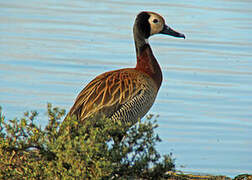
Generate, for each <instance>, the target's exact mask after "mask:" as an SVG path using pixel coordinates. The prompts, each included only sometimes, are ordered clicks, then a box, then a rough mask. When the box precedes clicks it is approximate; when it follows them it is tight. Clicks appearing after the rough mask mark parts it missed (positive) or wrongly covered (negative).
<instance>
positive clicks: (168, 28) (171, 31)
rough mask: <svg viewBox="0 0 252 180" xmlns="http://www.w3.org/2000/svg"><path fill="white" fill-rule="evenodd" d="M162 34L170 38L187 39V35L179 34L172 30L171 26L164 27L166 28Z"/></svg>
mask: <svg viewBox="0 0 252 180" xmlns="http://www.w3.org/2000/svg"><path fill="white" fill-rule="evenodd" d="M160 34H167V35H170V36H174V37H178V38H184V39H185V35H184V34H182V33H179V32H177V31H175V30H173V29H172V28H170V27H169V26H167V25H164V28H163V30H162V31H161V32H160Z"/></svg>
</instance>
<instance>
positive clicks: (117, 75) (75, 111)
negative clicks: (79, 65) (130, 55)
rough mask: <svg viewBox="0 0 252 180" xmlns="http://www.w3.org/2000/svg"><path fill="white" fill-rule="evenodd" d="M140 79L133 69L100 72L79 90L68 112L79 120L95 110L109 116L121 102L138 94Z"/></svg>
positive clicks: (116, 109) (82, 119)
mask: <svg viewBox="0 0 252 180" xmlns="http://www.w3.org/2000/svg"><path fill="white" fill-rule="evenodd" d="M141 81H142V80H139V74H138V72H137V71H135V70H134V69H124V70H117V71H110V72H107V73H104V74H101V75H100V76H97V77H96V78H95V79H94V80H92V81H91V82H90V83H89V84H88V85H87V86H86V87H85V88H84V89H83V90H82V91H81V92H80V94H79V95H78V96H77V98H76V101H75V104H74V105H73V107H72V108H71V110H70V111H69V113H68V114H69V115H71V116H73V115H76V116H77V117H78V119H79V120H80V121H84V120H85V119H86V118H88V117H89V116H91V115H92V114H94V113H97V112H101V113H103V114H105V116H107V117H110V116H112V115H113V114H114V113H115V112H117V111H118V109H119V108H120V107H121V106H122V104H125V102H127V101H129V100H131V99H133V97H134V96H136V95H137V94H138V92H139V91H140V90H141V84H142V83H143V82H141Z"/></svg>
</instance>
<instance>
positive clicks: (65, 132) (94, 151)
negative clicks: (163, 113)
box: [0, 104, 175, 179]
mask: <svg viewBox="0 0 252 180" xmlns="http://www.w3.org/2000/svg"><path fill="white" fill-rule="evenodd" d="M37 115H38V113H37V112H36V111H31V112H26V113H25V114H24V117H22V118H21V119H13V120H9V121H6V120H5V118H4V116H3V114H2V112H1V109H0V179H129V178H133V179H136V178H143V179H162V178H167V177H168V176H169V175H168V174H167V172H168V171H173V170H174V168H175V165H174V162H173V159H172V158H171V156H170V155H165V156H163V157H161V155H160V154H159V153H158V152H157V150H156V149H155V144H156V143H157V142H160V141H161V140H160V138H159V137H158V135H156V134H155V133H154V129H156V128H157V124H156V121H155V120H154V121H153V120H151V119H153V118H151V117H150V116H149V117H148V118H147V120H145V121H144V122H139V123H137V124H136V125H134V126H132V127H130V128H128V127H126V126H125V125H122V124H120V123H115V122H112V121H111V120H110V119H107V118H104V117H102V118H95V117H93V118H91V119H90V120H88V121H86V123H85V124H80V123H78V121H77V120H76V118H74V117H72V118H68V119H67V120H66V121H64V122H63V123H62V124H60V121H61V119H62V117H63V116H64V115H65V111H64V110H62V109H59V108H53V107H52V105H51V104H48V119H49V121H48V124H47V125H46V126H45V128H41V127H40V126H38V125H36V123H35V122H34V121H35V120H36V118H37ZM59 129H60V133H59ZM126 129H127V132H126ZM122 132H126V133H125V137H124V140H123V141H120V142H116V141H115V142H116V143H115V142H114V141H113V139H112V138H114V137H115V136H114V135H115V134H117V133H122ZM114 139H115V138H114Z"/></svg>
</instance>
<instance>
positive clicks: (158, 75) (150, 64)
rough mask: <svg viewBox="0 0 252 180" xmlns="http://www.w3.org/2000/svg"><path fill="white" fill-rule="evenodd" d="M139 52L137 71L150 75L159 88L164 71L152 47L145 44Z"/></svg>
mask: <svg viewBox="0 0 252 180" xmlns="http://www.w3.org/2000/svg"><path fill="white" fill-rule="evenodd" d="M136 48H137V47H136ZM138 51H139V52H137V65H136V69H137V70H139V71H142V72H145V73H146V74H148V75H149V76H150V77H151V78H152V79H153V80H154V81H155V83H156V85H157V87H158V88H159V87H160V86H161V83H162V78H163V77H162V71H161V68H160V66H159V64H158V62H157V60H156V58H155V56H154V55H153V53H152V50H151V47H150V45H149V44H146V43H145V44H144V45H143V46H141V47H138Z"/></svg>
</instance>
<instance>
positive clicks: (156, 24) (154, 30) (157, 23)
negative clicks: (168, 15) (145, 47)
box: [148, 12, 165, 35]
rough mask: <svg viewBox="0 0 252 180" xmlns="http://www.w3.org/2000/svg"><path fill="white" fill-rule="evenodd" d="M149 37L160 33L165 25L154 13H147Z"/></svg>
mask: <svg viewBox="0 0 252 180" xmlns="http://www.w3.org/2000/svg"><path fill="white" fill-rule="evenodd" d="M149 15H150V17H149V20H148V21H149V24H150V35H153V34H158V33H160V32H161V31H162V30H163V28H164V25H165V21H164V19H163V18H162V17H161V16H160V15H159V14H156V13H153V12H149Z"/></svg>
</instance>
